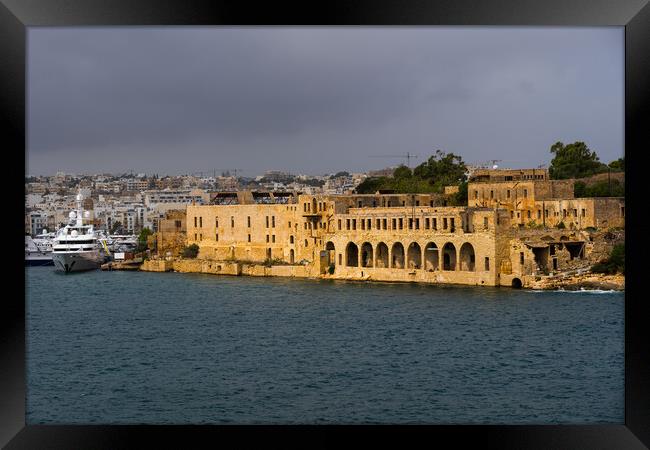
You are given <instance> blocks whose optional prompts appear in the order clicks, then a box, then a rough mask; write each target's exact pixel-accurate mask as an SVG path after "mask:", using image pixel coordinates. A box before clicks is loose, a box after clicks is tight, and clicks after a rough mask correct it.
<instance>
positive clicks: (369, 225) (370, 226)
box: [368, 219, 372, 230]
mask: <svg viewBox="0 0 650 450" xmlns="http://www.w3.org/2000/svg"><path fill="white" fill-rule="evenodd" d="M368 229H369V230H370V229H372V219H368Z"/></svg>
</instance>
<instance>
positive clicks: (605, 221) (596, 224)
mask: <svg viewBox="0 0 650 450" xmlns="http://www.w3.org/2000/svg"><path fill="white" fill-rule="evenodd" d="M536 208H537V211H538V213H537V215H539V214H540V213H543V214H544V216H543V220H541V221H540V220H537V221H536V222H537V223H540V224H545V225H546V226H547V227H557V226H558V225H559V224H560V223H564V226H565V227H566V228H567V229H585V228H610V227H624V226H625V199H624V198H620V197H590V198H587V197H585V198H574V199H551V200H545V201H541V202H537V203H536ZM536 217H537V216H536Z"/></svg>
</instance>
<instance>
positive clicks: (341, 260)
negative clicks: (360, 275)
mask: <svg viewBox="0 0 650 450" xmlns="http://www.w3.org/2000/svg"><path fill="white" fill-rule="evenodd" d="M342 264H343V254H342V253H339V266H340V265H342Z"/></svg>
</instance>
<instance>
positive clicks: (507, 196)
mask: <svg viewBox="0 0 650 450" xmlns="http://www.w3.org/2000/svg"><path fill="white" fill-rule="evenodd" d="M506 198H510V189H508V190H507V191H506Z"/></svg>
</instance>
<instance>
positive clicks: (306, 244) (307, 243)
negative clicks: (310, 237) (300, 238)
mask: <svg viewBox="0 0 650 450" xmlns="http://www.w3.org/2000/svg"><path fill="white" fill-rule="evenodd" d="M307 246H309V242H307V239H305V247H307Z"/></svg>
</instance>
